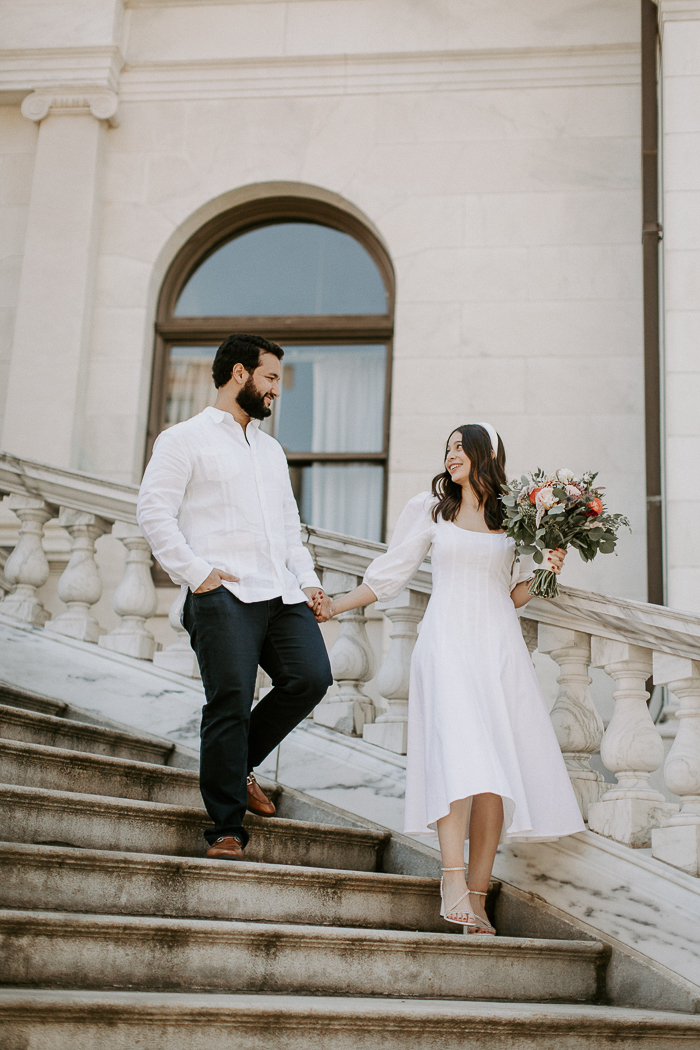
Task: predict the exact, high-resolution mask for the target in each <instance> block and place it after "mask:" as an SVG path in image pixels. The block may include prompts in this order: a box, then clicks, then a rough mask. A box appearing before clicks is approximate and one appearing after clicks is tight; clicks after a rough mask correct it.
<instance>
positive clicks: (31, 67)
mask: <svg viewBox="0 0 700 1050" xmlns="http://www.w3.org/2000/svg"><path fill="white" fill-rule="evenodd" d="M123 65H124V56H123V55H122V53H121V51H120V49H119V48H118V47H112V46H105V47H56V48H15V49H13V50H5V51H3V50H0V92H2V93H7V92H12V93H22V92H24V93H26V92H28V91H36V90H38V89H39V88H42V87H51V88H55V87H56V86H57V85H59V84H66V85H69V86H71V87H74V86H75V85H76V84H85V85H89V86H90V88H91V89H92V88H94V87H100V88H105V89H106V90H108V91H116V90H117V88H118V86H119V73H120V71H121V68H122V66H123Z"/></svg>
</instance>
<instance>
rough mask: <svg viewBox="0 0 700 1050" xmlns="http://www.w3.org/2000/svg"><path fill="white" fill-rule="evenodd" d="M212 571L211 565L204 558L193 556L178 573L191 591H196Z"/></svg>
mask: <svg viewBox="0 0 700 1050" xmlns="http://www.w3.org/2000/svg"><path fill="white" fill-rule="evenodd" d="M213 571H214V569H213V566H211V565H209V563H208V562H206V561H205V560H204V558H195V560H194V561H191V562H190V564H189V565H188V566H187V568H186V569H183V571H182V572H181V573H180V574H179V575H180V576H181V577H182V579H183V580H184V581H185V583H186V584H187V586H188V587H189V589H190V590H191V591H196V590H197V588H198V587H201V586H202V584H203V583H204V581H205V580H206V578H207V576H210V575H211V574H212V572H213Z"/></svg>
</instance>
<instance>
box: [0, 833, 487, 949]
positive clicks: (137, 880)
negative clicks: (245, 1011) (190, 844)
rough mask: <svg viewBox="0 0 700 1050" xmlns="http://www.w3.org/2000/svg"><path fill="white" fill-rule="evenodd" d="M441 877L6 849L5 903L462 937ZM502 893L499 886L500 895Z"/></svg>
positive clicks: (0, 852)
mask: <svg viewBox="0 0 700 1050" xmlns="http://www.w3.org/2000/svg"><path fill="white" fill-rule="evenodd" d="M438 886H439V883H438V880H437V879H427V878H419V877H417V876H414V875H385V874H378V873H376V872H354V871H334V870H332V869H327V868H305V867H299V866H292V865H274V864H251V863H247V862H239V863H236V864H235V865H234V864H231V863H229V862H228V861H224V860H218V861H216V860H194V859H190V858H182V857H157V856H146V855H144V854H135V853H115V852H107V851H101V850H79V849H67V848H65V847H57V846H35V845H22V844H15V843H6V842H3V843H0V907H2V908H23V909H30V908H40V909H47V910H49V911H63V910H65V911H76V910H84V911H88V912H94V913H99V914H102V915H147V916H148V915H156V916H163V917H173V918H198V919H238V920H241V921H246V922H258V921H262V922H272V923H281V922H291V923H300V924H302V925H312V926H357V927H371V928H374V929H392V930H423V931H432V932H442V933H457V932H458V931H459V928H458V927H456V926H452V925H450V924H449V923H446V922H445V921H444V920H443V919H441V918H440V914H439V912H440V907H439V891H438ZM496 889H497V887H494V892H495V890H496Z"/></svg>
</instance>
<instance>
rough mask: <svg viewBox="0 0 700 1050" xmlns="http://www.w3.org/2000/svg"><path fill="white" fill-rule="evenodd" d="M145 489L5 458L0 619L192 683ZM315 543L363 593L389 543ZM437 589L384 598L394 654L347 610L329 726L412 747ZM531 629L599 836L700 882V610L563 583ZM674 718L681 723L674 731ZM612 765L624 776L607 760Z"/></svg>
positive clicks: (322, 709) (0, 461) (345, 582)
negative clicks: (653, 709)
mask: <svg viewBox="0 0 700 1050" xmlns="http://www.w3.org/2000/svg"><path fill="white" fill-rule="evenodd" d="M137 492H138V490H137V488H136V487H135V486H132V485H119V484H116V483H113V482H108V481H103V480H101V479H99V478H94V477H92V476H89V475H87V474H80V473H77V472H70V471H64V470H59V469H58V468H53V467H48V466H46V465H44V464H41V463H35V462H32V461H29V460H20V459H18V458H16V457H13V456H9V455H6V454H0V494H2V495H5V496H6V504H5V505H6V506H8V507H9V508H10V509H11V510H12V511H13V512H14V514H15V515H16V517H17V519H18V522H19V532H18V539H17V543H16V546H15V548H14V550H13V551H12V552H11V554H10V555H9V556H8V557H7V559H6V561H5V564H4V575H3V580H2V588H0V595H4V596H3V597H2V598H1V599H0V616H3V617H5V618H7V620H8V621H9V622H15V623H22V624H25V625H31V626H33V627H35V628H43V629H45V630H50V631H53V632H55V633H56V634H57V635H61V634H63V635H67V636H69V637H71V638H77V639H79V640H80V641H83V642H93V643H96V644H97V645H99V646H100V647H102V648H104V649H108V650H111V651H113V652H117V653H122V654H124V655H126V656H130V657H133V658H136V659H140V660H153V662H154V663H155V664H156V665H157V666H160V667H163V668H166V669H167V670H169V671H174V672H178V673H181V674H186V675H189V676H192V677H195V676H197V673H198V672H197V666H196V660H195V659H194V654H193V653H192V650H191V648H190V646H189V641H188V639H187V636H186V634H184V633H183V631H182V629H181V628H180V625H179V623H178V621H177V617H176V616H175V614H174V608H175V606H174V605H173V609H171V615H170V623H171V626H172V628H173V630H174V632H175V634H176V636H177V637H176V641H175V642H174V643H173V644H172V645H170V646H169V647H168V648H167V649H166V650H165V651H163V652H157V651H156V650H157V646H156V643H155V639H154V637H153V634H152V633H151V631H150V630H149V627H148V621H149V619H150V618H151V617H152V616H153V614H154V612H155V610H156V590H155V587H154V584H153V579H152V574H151V566H152V558H151V555H150V551H149V549H148V545H147V544H146V542H145V540H144V539H143V537H142V536H141V534H140V533H139V531H138V528H137V526H136V497H137ZM54 519H57V521H58V524H59V525H60V526H62V527H63V528H64V529H65V530H66V532H67V534H68V535H69V536H70V541H71V553H70V557H69V559H68V562H67V565H66V567H65V570H64V571H63V574H62V576H61V579H60V580H59V584H58V595H59V597H60V599H61V601H62V602H63V603H64V604H65V611H63V612H61V613H60V614H59V615H57V616H56V617H55V618H54V619H50V618H49V614H48V613H47V611H46V609H45V608H44V606H43V604H42V602H41V598H40V593H39V592H40V591H41V589H42V587H43V586H44V584H45V583H46V580H47V578H48V575H49V563H48V560H47V557H46V554H45V551H44V548H43V546H42V535H43V530H44V527H45V525H46V523H47V522H49V521H51V520H54ZM110 532H111V534H112V535H113V536H114V537H116V538H117V539H118V540H119V541H120V543H121V544H122V545H123V547H124V549H125V551H126V564H125V569H124V574H123V577H122V579H121V581H120V582H119V584H118V586H116V588H115V589H114V594H113V607H114V610H115V613H116V614H117V616H118V620H119V624H118V626H117V627H115V628H114V629H113V630H111V631H109V632H106V631H105V630H103V628H102V627H101V626H100V624H99V623H98V621H97V619H96V617H95V615H94V612H93V607H94V606H95V605H96V603H97V602H98V600H99V598H100V594H101V591H102V586H103V581H102V580H101V578H100V573H99V570H98V566H97V563H96V560H95V543H96V542H97V540H98V539H99V538H100V537H101V536H103V535H105V534H107V533H110ZM304 541H305V543H306V545H307V547H308V549H309V550H310V551H311V554H312V557H313V559H314V562H315V564H316V567H317V569H318V572H319V575H320V576H321V578H322V580H323V583H324V586H325V588H326V590H327V591H328V593H330V594H340V593H343V592H344V591H347V590H350V589H352V588H353V587H355V586H356V585H357V583H358V582H360V581H361V579H362V576H363V574H364V572H365V569H366V568H367V566H368V564H369V563H370V562H371V561H372V559H373V558H374V557H376V556H377V554H379V553H381V552H382V551H383V550H385V547H384V545H383V544H379V543H371V542H369V541H366V540H361V539H356V538H352V537H346V536H340V535H337V534H335V533H330V532H324V531H323V530H320V529H312V528H306V529H305V531H304ZM430 591H431V571H430V566H429V564H428V563H426V564H424V565H423V566H421V568H420V569H419V570H418V572H417V573H416V574H415V576H414V577H413V579H412V580H411V582H410V584H409V586H408V587H407V588H406V590H405V591H404V592H403V593H402V594H401V595H399V597H397V598H395V599H394V600H393V601H391V602H386V603H383V604H381V605H379V606H378V608H379V609H380V610H381V612H382V614H383V619H384V623H385V625H386V627H387V631H386V632H385V644H384V647H383V648H384V649H385V651H384V652H381V653H379V652H378V650H379V649H381V648H382V647H381V646H378V645H377V644H376V638H375V644H374V645H373V644H371V642H370V638H369V636H368V631H367V626H368V618H367V616H366V613H365V610H363V609H357V610H354V611H353V612H350V613H346V614H343V615H342V616H340V617H339V618H338V621H339V622H338V624H337V633H336V635H335V638H334V641H333V644H332V645H331V648H330V657H331V666H332V669H333V676H334V680H335V688H334V690H332V691H331V692H330V693H329V695H328V697H326V699H324V701H322V703H321V704H320V705H319V706H318V707H317V708H316V711H315V713H314V720H315V721H316V722H317V723H318V724H320V725H323V726H326V727H328V728H332V729H334V730H337V731H338V732H340V733H344V734H347V735H350V736H356V737H359V736H361V737H363V738H364V740H365V741H367V742H369V743H372V744H375V745H377V746H379V747H382V748H385V749H388V750H389V751H393V752H395V753H397V754H405V753H406V727H407V721H408V680H409V668H410V659H411V653H412V651H413V647H414V645H415V642H416V638H417V636H418V631H419V629H420V621H421V619H422V617H423V613H424V611H425V607H426V605H427V602H428V598H429V595H430ZM521 626H522V630H523V637H524V640H525V642H526V644H527V647H528V649H529V651H530V652H531V653H536V654H537V659H538V660H540V659H541V655H540V654H546V655H547V656H548V657H550V658H551V659H552V660H553V661H554V662H555V664H556V665H557V668H558V671H559V674H558V677H557V695H556V698H555V701H554V705H553V707H552V712H551V717H552V722H553V725H554V729H555V732H556V734H557V738H558V740H559V743H560V746H561V749H562V753H563V756H564V760H565V762H566V766H567V769H568V771H569V775H570V777H571V782H572V785H573V788H574V791H575V793H576V797H577V799H578V802H579V805H580V807H581V812H582V814H583V816H584V819H586V820H587V821H588V826H589V829H590V830H591V831H595V832H597V833H598V834H600V835H603V836H606V837H608V838H611V839H614V840H615V841H617V842H620V843H623V844H625V845H627V846H629V847H631V848H649V847H650V848H651V852H652V855H653V856H654V857H656V858H657V859H658V860H660V861H663V862H665V863H667V864H670V865H672V866H674V867H676V868H679V869H681V870H683V871H686V872H689V873H690V874H692V875H695V876H700V617H697V616H693V615H691V614H688V613H681V612H677V611H676V610H673V609H667V608H662V607H660V606H653V605H648V604H646V603H644V602H632V601H627V600H624V599H618V598H612V597H609V596H604V595H599V594H593V593H591V592H587V591H581V590H576V589H573V588H565V587H564V588H562V593H561V595H560V597H559V598H557V599H555V600H553V601H543V600H541V599H535V600H533V601H532V602H530V603H529V604H528V605H527V606H526V607H525V609H524V610H523V615H522V616H521ZM334 629H335V628H334ZM373 630H374V626H373ZM378 657H380V658H378ZM592 667H594V668H599V669H600V672H603V673H604V674H605V675H607V676H608V677H609V679H610V680H611V684H612V685H613V687H614V688H613V701H614V710H613V714H612V717H611V718H610V720H609V722H608V725H607V727H606V726H604V724H603V720H602V718H601V714H600V711H599V710H598V707H597V705H596V697H595V695H594V692H595V691H593V692H592V690H591V684H592V680H591V674H590V669H591V668H592ZM600 672H596V673H598V674H600ZM650 681H653V682H654V684H655V685H659V686H664V687H665V688H666V689H667V690H669V691H670V694H672V695H671V697H670V699H669V700H668V702H667V703H666V704H665V707H664V711H665V714H666V717H667V718H668V719H669V720H670V721H668V722H667V723H666V725H665V726H664V729H665V732H664V736H665V737H669V736H671V738H672V741H671V747H670V751H669V753H668V755H667V757H666V759H665V762H664V754H665V749H664V742H663V739H662V736H661V734H660V733H659V729H658V728H657V725H656V724H655V722H654V721H653V720H652V718H651V715H650V712H649V707H648V696H649V694H648V692H647V688H648V686H649V683H650ZM373 696H374V698H375V699H374V700H373V699H372V697H373ZM670 723H673V725H675V726H677V732H676V734H675V737H673V734H672V733H669V732H668V726H669V725H670ZM598 754H600V759H598V758H597V757H596V756H597V755H598ZM601 759H602V767H603V768H605V769H607V770H608V771H609V772H610V775H611V778H612V776H613V775H614V777H615V783H612V782H610V783H608V782H606V781H605V780H604V777H603V775H602V773H601V772H600V768H598V769H596V768H595V766H596V765H597V766H599V767H600V766H601ZM662 766H663V777H664V783H665V786H666V789H667V792H668V793H669V794H670V795H671V796H672V797H673V798H678V799H679V800H680V802H679V803H676V802H675V801H669V799H668V797H667V796H666V795H664V794H662V793H661V792H660V791H658V790H657V789H656V786H652V784H651V783H650V778H652V777H654V778H656V781H655V783H656V784H658V783H659V779H658V778H659V777H660V776H661V775H662V774H661V767H662Z"/></svg>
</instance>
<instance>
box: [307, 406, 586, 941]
mask: <svg viewBox="0 0 700 1050" xmlns="http://www.w3.org/2000/svg"><path fill="white" fill-rule="evenodd" d="M505 482H506V475H505V451H504V449H503V443H502V442H501V440H500V438H499V436H498V434H497V433H496V431H495V429H494V428H493V427H492V426H491V425H490V424H488V423H470V424H466V425H464V426H461V427H458V428H457V429H456V430H455V431H453V433H452V434H451V435H450V438H449V440H448V442H447V449H446V453H445V470H444V471H443V472H442V473H441V474H438V475H437V476H436V477H435V478H434V479H433V485H432V493H428V492H422V493H420V495H418V496H415V497H414V498H413V499H412V500H410V501H409V503H408V505H407V506H406V508H405V509H404V511H403V513H402V514H401V517H400V518H399V521H398V523H397V525H396V529H395V530H394V535H393V538H392V541H391V543H390V545H389V549H388V551H387V552H386V554H383V555H381V556H380V557H379V558H376V559H375V560H374V561H373V562H372V564H371V565H370V566H369V568H368V569H367V572H366V574H365V577H364V582H363V583H362V584H361V585H360V586H359V587H356V588H355V590H354V591H350V592H349V593H348V594H345V595H341V596H340V597H338V598H336V599H334V600H333V601H331V600H330V599H329V598H326V597H319V599H318V600H317V601H316V603H315V610H314V611H315V612H316V614H317V617H318V618H319V619H328V618H330V617H331V616H337V615H338V613H341V612H346V611H347V610H348V609H355V608H357V607H359V606H366V605H369V604H371V603H372V602H374V601H377V600H379V601H387V600H389V599H390V598H393V597H395V596H396V595H398V594H399V593H400V592H401V591H402V590H403V588H404V587H405V586H406V584H407V583H408V581H409V580H410V579H411V577H412V576H413V574H414V572H415V571H416V570H417V569H418V567H419V566H420V564H421V562H422V561H423V559H424V558H425V556H426V555H427V553H428V551H429V550H430V549H431V547H432V568H433V592H432V596H431V598H430V602H429V603H428V608H427V610H426V613H425V616H424V618H423V623H422V626H421V631H420V635H419V637H418V641H417V642H416V646H415V649H414V652H413V658H412V661H411V680H410V688H409V719H408V755H407V768H406V811H405V830H406V833H407V834H411V835H426V834H430V833H431V831H435V829H436V828H437V833H438V837H439V840H440V852H441V855H442V864H443V868H442V871H443V877H442V880H441V885H440V889H441V894H442V910H441V914H442V915H444V917H445V918H446V919H447V920H448V921H449V922H454V923H457V924H458V925H461V926H465V927H467V932H470V933H488V934H493V933H495V930H494V928H493V926H492V925H491V923H490V922H489V920H488V918H487V916H486V911H485V908H484V905H485V899H486V891H487V889H488V885H489V881H490V878H491V871H492V868H493V862H494V858H495V855H496V849H497V846H498V843H499V842H500V841H513V840H516V839H524V840H528V841H533V840H541V839H552V838H559V837H560V836H562V835H572V834H574V833H575V832H577V831H583V830H584V825H583V821H582V820H581V814H580V812H579V808H578V805H577V803H576V799H575V796H574V793H573V790H572V788H571V783H570V781H569V777H568V774H567V771H566V767H565V765H564V761H563V759H562V755H561V751H560V749H559V744H558V742H557V739H556V736H555V733H554V729H553V727H552V723H551V720H550V718H549V713H548V711H547V706H546V704H545V701H544V697H543V696H542V691H541V689H540V687H539V683H538V681H537V677H536V675H535V670H534V668H533V666H532V661H531V659H530V655H529V653H528V651H527V647H526V645H525V643H524V641H523V637H522V633H521V630H520V625H519V623H518V617H517V615H516V612H515V610H516V609H518V608H521V607H522V606H523V605H525V604H526V603H527V602H528V601H529V600H530V593H529V591H528V581H529V579H531V578H532V568H531V566H528V567H525V566H524V565H523V564H522V563H521V562H519V561H516V559H515V545H514V543H513V540H512V539H510V538H509V537H507V536H506V535H505V532H504V531H503V518H504V511H503V504H502V503H501V501H500V499H499V495H500V493H501V492H502V490H503V486H504V485H505ZM564 555H565V552H564V551H563V550H559V551H548V552H547V553H546V558H545V562H544V564H545V566H547V567H549V568H551V569H552V570H553V571H554V572H556V573H559V572H561V567H562V564H563V562H564ZM467 839H469V879H468V885H467V880H466V878H465V867H464V844H465V841H466V840H467Z"/></svg>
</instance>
